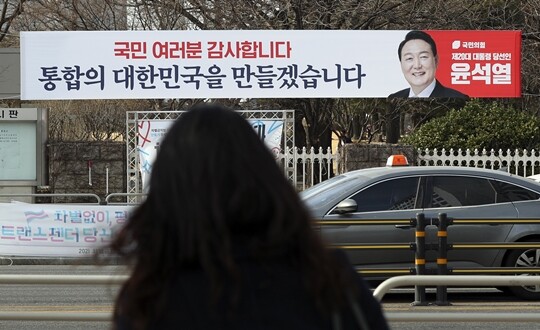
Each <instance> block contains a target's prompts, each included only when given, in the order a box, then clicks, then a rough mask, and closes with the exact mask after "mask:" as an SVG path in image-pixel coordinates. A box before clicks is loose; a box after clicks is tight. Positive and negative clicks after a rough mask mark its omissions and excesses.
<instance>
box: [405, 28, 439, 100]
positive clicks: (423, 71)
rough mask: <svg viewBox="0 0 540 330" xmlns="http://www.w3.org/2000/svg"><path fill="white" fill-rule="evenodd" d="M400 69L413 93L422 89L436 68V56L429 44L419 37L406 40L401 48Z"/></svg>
mask: <svg viewBox="0 0 540 330" xmlns="http://www.w3.org/2000/svg"><path fill="white" fill-rule="evenodd" d="M401 70H402V71H403V75H404V76H405V79H406V80H407V81H408V82H409V85H411V88H412V90H413V91H414V92H415V94H418V93H420V92H421V91H422V90H424V89H425V88H426V87H427V86H428V85H429V84H431V82H432V81H433V79H435V72H436V70H437V57H436V56H434V55H433V51H432V50H431V46H430V45H429V44H428V43H427V42H425V41H424V40H420V39H413V40H410V41H407V42H406V43H405V45H403V48H402V50H401Z"/></svg>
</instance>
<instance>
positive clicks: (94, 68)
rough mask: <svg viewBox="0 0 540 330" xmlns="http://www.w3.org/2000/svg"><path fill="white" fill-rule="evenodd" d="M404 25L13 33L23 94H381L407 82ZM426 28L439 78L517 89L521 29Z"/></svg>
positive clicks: (480, 89)
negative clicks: (400, 52)
mask: <svg viewBox="0 0 540 330" xmlns="http://www.w3.org/2000/svg"><path fill="white" fill-rule="evenodd" d="M408 32H409V31H373V30H360V31H348V30H292V31H291V30H287V31H283V30H264V31H260V30H259V31H257V30H245V31H244V30H234V31H224V30H220V31H208V30H204V31H200V30H197V31H39V32H21V68H22V69H21V85H22V88H21V99H23V100H46V99H130V98H138V99H139V98H299V97H301V98H324V97H332V98H361V97H363V98H365V97H376V98H385V97H388V96H389V95H390V94H393V93H394V92H396V91H399V90H403V89H404V88H408V87H409V85H408V82H407V80H406V79H405V77H404V74H403V72H402V68H401V64H400V60H399V59H398V52H397V49H398V45H399V44H400V42H401V41H402V40H403V39H404V37H405V35H406V34H407V33H408ZM425 32H427V33H429V34H430V35H432V37H433V39H434V40H435V42H436V44H437V47H438V58H439V61H438V68H437V70H436V78H437V80H438V81H439V82H440V83H441V84H442V85H444V86H447V87H449V88H452V89H455V90H458V91H460V92H462V93H464V94H467V95H468V96H470V97H519V96H520V95H521V91H520V89H521V85H520V81H521V78H520V73H521V54H520V51H521V32H520V31H425Z"/></svg>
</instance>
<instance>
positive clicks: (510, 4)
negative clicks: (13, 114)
mask: <svg viewBox="0 0 540 330" xmlns="http://www.w3.org/2000/svg"><path fill="white" fill-rule="evenodd" d="M7 2H9V3H12V4H15V3H21V4H22V2H24V1H7ZM4 3H6V1H4ZM11 8H15V7H11ZM539 11H540V0H507V1H500V0H481V1H462V0H459V1H458V0H445V1H440V0H438V1H433V0H411V1H402V0H365V1H359V0H341V1H335V0H251V1H238V0H220V1H214V0H152V1H150V0H123V1H120V0H101V1H92V0H71V1H60V0H33V1H27V3H25V5H24V12H23V14H21V15H20V16H19V17H18V18H17V20H16V22H17V27H18V28H19V29H22V28H23V27H24V29H25V30H114V29H125V28H129V29H141V30H181V29H199V30H223V29H228V30H234V29H239V30H251V29H264V30H268V29H279V30H288V29H297V30H299V29H309V30H338V29H343V30H345V29H346V30H410V29H442V30H452V29H455V30H521V31H522V36H523V37H522V91H523V97H522V98H519V99H514V100H510V101H508V102H513V103H514V104H516V105H518V106H520V107H521V108H522V109H524V110H526V111H531V112H533V111H539V110H538V109H540V77H539V75H538V74H537V73H538V72H539V71H540V62H539V61H538V60H537V59H538V58H539V57H540V32H539V31H538V26H540V13H539ZM14 24H15V22H14ZM0 38H1V37H0ZM0 40H1V39H0ZM203 101H208V100H200V99H193V100H182V99H175V100H151V101H150V104H147V106H148V107H149V109H167V110H174V109H183V108H185V107H187V106H189V105H192V104H195V103H197V102H203ZM227 102H229V103H230V104H231V105H232V106H234V107H242V106H250V107H251V106H252V105H253V104H257V105H258V106H260V107H263V108H264V107H267V106H268V107H272V108H282V109H296V110H297V112H298V115H297V116H298V120H299V122H302V120H303V121H304V122H305V125H302V126H300V127H298V128H299V129H298V130H297V132H302V133H303V132H305V133H306V134H300V135H302V136H303V137H304V135H305V137H304V140H303V141H300V143H299V144H300V145H313V146H325V145H328V144H329V141H330V140H329V134H328V132H329V131H331V130H337V131H338V134H340V135H341V136H343V137H344V139H347V138H350V139H352V137H355V138H356V137H357V136H358V137H359V138H362V139H367V140H368V141H369V139H370V137H369V135H365V134H360V132H364V133H365V132H367V130H368V128H369V129H370V130H371V132H372V133H373V129H374V128H373V126H372V125H374V124H373V123H368V121H365V120H364V119H365V116H364V117H362V113H363V114H364V115H365V114H369V115H370V116H371V117H370V118H372V119H371V120H373V118H376V119H377V121H376V122H377V123H378V124H377V125H378V127H380V124H381V123H382V122H383V121H385V122H386V123H387V124H388V125H389V127H390V128H391V130H395V129H397V130H398V131H397V132H393V133H391V134H392V135H393V138H392V139H387V140H388V141H390V142H392V140H393V139H394V138H399V136H400V131H399V129H400V125H399V123H400V120H399V119H400V118H402V117H403V115H404V114H408V115H410V116H412V117H413V118H415V120H414V122H415V124H414V125H417V124H418V123H421V122H422V121H424V120H427V119H429V118H431V116H433V115H439V114H441V113H444V112H445V111H446V110H445V109H448V108H449V107H451V106H455V104H442V103H440V102H436V101H430V102H424V103H421V104H422V106H420V107H419V104H417V103H415V102H413V101H404V102H398V103H399V104H385V102H386V100H362V101H359V100H329V99H295V100H290V99H278V100H248V102H245V100H243V101H241V100H227ZM347 102H350V104H347ZM360 105H361V106H360ZM385 105H386V106H385ZM359 106H360V108H358V107H359ZM367 107H371V109H368V108H367ZM351 109H362V110H358V111H360V112H359V113H358V114H355V115H352V114H351V113H350V111H352V110H351ZM351 116H352V117H351ZM351 118H356V119H354V120H353V122H354V123H355V124H354V125H356V124H358V125H360V127H357V128H352V127H346V126H344V125H342V124H343V123H347V122H348V120H350V119H351ZM361 118H362V119H361ZM367 125H370V126H369V127H368V126H367ZM351 129H354V130H356V133H352V132H351ZM386 133H387V134H388V133H389V131H388V130H387V132H386ZM351 134H352V136H351ZM371 139H373V136H371Z"/></svg>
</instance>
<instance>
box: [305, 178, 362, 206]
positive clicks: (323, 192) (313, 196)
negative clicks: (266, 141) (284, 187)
mask: <svg viewBox="0 0 540 330" xmlns="http://www.w3.org/2000/svg"><path fill="white" fill-rule="evenodd" d="M366 181H367V177H364V176H354V177H351V176H347V175H339V176H336V177H333V178H331V179H328V180H326V181H323V182H321V183H319V184H316V185H314V186H313V187H311V188H308V189H306V190H304V191H302V192H300V197H301V198H302V199H303V200H304V202H305V203H306V204H307V205H308V206H311V207H316V206H320V205H322V204H324V203H326V202H327V200H328V199H331V198H332V199H333V198H335V196H336V195H337V194H341V193H342V192H346V191H351V188H352V187H353V186H356V187H358V186H360V185H362V183H363V182H366Z"/></svg>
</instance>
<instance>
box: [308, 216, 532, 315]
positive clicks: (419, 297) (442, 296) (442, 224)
mask: <svg viewBox="0 0 540 330" xmlns="http://www.w3.org/2000/svg"><path fill="white" fill-rule="evenodd" d="M316 223H317V224H319V225H321V226H325V225H341V226H349V225H408V226H411V228H415V242H410V243H379V244H339V245H335V246H337V247H340V248H343V249H345V250H363V249H365V250H368V249H373V250H380V249H410V250H411V251H414V264H415V266H414V268H413V267H411V268H364V269H362V268H360V269H357V271H358V272H359V273H361V274H362V275H364V276H380V275H389V276H396V275H414V274H416V275H426V272H427V270H426V259H425V255H426V254H425V253H426V251H427V250H436V251H438V255H437V260H436V261H434V262H436V264H437V274H438V275H447V274H450V273H451V274H505V273H506V274H510V273H511V274H540V268H530V267H528V268H526V267H484V268H452V269H449V268H448V266H447V264H448V259H447V252H448V250H450V249H471V248H474V249H523V248H537V249H540V242H538V243H531V242H527V243H524V242H515V243H493V242H489V243H486V242H478V243H466V244H465V243H463V244H460V243H453V244H449V243H448V232H447V228H448V226H451V225H454V224H460V225H468V224H471V225H474V224H486V225H488V224H493V225H499V224H534V223H537V224H540V219H450V218H448V217H447V215H446V214H445V213H441V214H439V217H438V218H426V217H425V216H424V214H423V213H419V214H417V216H416V218H412V219H357V220H353V219H351V220H321V219H319V220H317V221H316ZM429 225H434V226H437V228H438V231H437V238H438V242H437V244H436V245H427V244H426V241H425V230H426V227H427V226H429ZM413 304H414V305H418V306H425V305H427V300H426V290H425V287H423V286H421V285H416V286H415V300H414V302H413ZM436 304H438V305H448V304H449V303H448V301H447V290H446V287H445V286H443V285H440V286H437V298H436Z"/></svg>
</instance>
